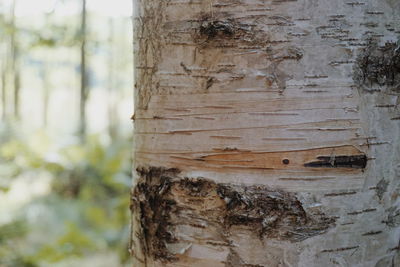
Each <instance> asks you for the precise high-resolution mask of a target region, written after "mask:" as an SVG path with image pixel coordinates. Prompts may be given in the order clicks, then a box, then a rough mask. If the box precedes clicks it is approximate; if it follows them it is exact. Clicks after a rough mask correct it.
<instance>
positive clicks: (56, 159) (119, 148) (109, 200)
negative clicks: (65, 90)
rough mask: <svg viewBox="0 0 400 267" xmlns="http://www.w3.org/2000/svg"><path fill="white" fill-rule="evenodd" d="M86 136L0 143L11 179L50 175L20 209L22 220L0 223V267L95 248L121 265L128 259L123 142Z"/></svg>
mask: <svg viewBox="0 0 400 267" xmlns="http://www.w3.org/2000/svg"><path fill="white" fill-rule="evenodd" d="M6 139H7V138H6ZM3 140H4V138H3ZM87 140H88V141H87V142H86V143H85V144H84V145H78V144H72V145H67V146H64V147H62V148H57V149H55V148H53V147H52V146H51V145H50V144H51V140H49V138H48V137H47V136H46V135H44V134H43V133H40V132H39V133H36V134H34V135H32V136H31V137H29V138H28V137H22V136H20V137H18V136H17V135H14V137H13V138H9V139H8V140H7V141H6V142H4V143H3V145H2V146H1V147H0V171H1V170H2V169H4V168H9V169H10V170H8V172H9V173H10V174H12V177H13V179H18V178H19V177H21V176H24V175H27V174H31V176H33V177H37V178H38V177H39V176H42V175H44V174H46V175H48V176H50V177H51V180H50V188H51V190H50V191H49V192H48V193H47V194H45V195H40V196H36V197H35V198H33V199H32V200H31V201H30V202H29V203H27V204H26V205H25V206H24V207H22V208H21V209H20V210H19V211H20V213H21V214H22V217H23V218H26V220H24V221H13V222H11V223H9V224H5V225H2V226H1V225H0V246H1V249H0V258H1V259H7V260H4V261H3V262H0V266H3V265H5V266H36V265H39V266H40V265H42V264H54V263H58V262H62V261H64V260H66V259H70V258H74V259H79V258H85V257H87V256H88V255H92V254H94V253H98V252H99V251H103V252H110V251H111V252H113V253H116V254H117V255H119V258H120V260H121V262H124V261H126V260H127V259H128V254H127V242H128V237H129V227H128V225H129V209H128V207H129V188H130V145H129V142H128V140H129V139H128V138H126V139H123V138H122V139H120V140H119V141H118V142H115V143H111V144H107V143H105V142H102V141H101V138H100V136H90V137H88V138H87ZM11 183H12V180H11ZM35 210H39V211H38V212H36V213H35V212H34V211H35ZM21 214H19V216H21ZM24 214H31V217H32V214H33V215H34V216H33V217H35V216H36V217H38V218H40V219H36V220H32V219H29V218H27V217H26V216H25V217H24V216H23V215H24ZM17 215H18V214H16V216H17ZM6 243H7V244H6ZM21 243H22V245H18V246H17V244H21ZM4 245H7V247H8V248H4ZM13 246H14V247H13ZM10 247H13V248H12V249H9V248H10ZM2 264H3V265H2ZM35 264H36V265H35ZM121 264H122V263H121Z"/></svg>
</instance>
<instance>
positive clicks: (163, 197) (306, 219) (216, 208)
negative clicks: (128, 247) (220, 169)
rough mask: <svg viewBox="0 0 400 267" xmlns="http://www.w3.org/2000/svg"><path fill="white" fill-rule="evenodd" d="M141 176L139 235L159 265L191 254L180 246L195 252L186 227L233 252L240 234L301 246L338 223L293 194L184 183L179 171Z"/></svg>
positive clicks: (136, 207)
mask: <svg viewBox="0 0 400 267" xmlns="http://www.w3.org/2000/svg"><path fill="white" fill-rule="evenodd" d="M137 172H138V174H139V175H140V180H139V182H138V184H137V186H136V187H135V189H134V190H133V193H132V207H133V212H137V213H139V214H140V222H139V223H140V226H141V232H140V233H136V234H137V237H138V239H139V240H140V242H141V246H142V249H143V251H145V253H146V254H147V256H148V257H151V258H153V259H155V260H161V261H174V260H177V259H178V256H179V254H183V253H185V251H186V250H182V249H179V250H177V249H176V247H179V244H181V243H185V244H186V245H185V246H186V247H190V245H189V246H188V245H187V242H188V241H187V240H186V239H185V240H183V239H182V236H184V235H182V233H181V232H180V231H181V230H179V229H182V228H181V227H182V225H186V226H187V227H192V228H193V229H201V231H202V232H203V233H207V234H205V236H204V238H205V239H207V237H208V238H210V236H212V238H211V239H210V240H208V241H210V242H214V243H215V242H217V243H221V244H225V245H227V246H231V243H232V241H231V240H230V237H231V236H232V235H234V234H235V233H236V232H237V231H239V232H243V231H248V232H249V234H254V233H257V234H258V236H259V238H260V239H264V238H270V239H271V238H272V239H278V240H286V241H290V242H299V241H302V240H305V239H307V238H310V237H312V236H316V235H320V234H323V233H325V232H326V231H327V230H328V229H329V228H331V227H333V226H334V224H335V219H334V218H332V217H329V216H326V215H325V214H323V213H322V212H311V211H308V210H307V209H305V208H304V207H303V206H302V203H301V202H300V201H299V200H298V199H297V197H296V195H295V194H294V193H290V192H285V191H282V190H275V189H270V188H267V187H266V186H261V185H260V186H246V185H233V184H222V183H216V182H214V181H211V180H208V179H204V178H182V177H179V173H180V172H179V170H178V169H166V168H159V167H139V168H137ZM185 229H187V228H185ZM191 233H192V232H189V233H185V234H186V235H189V236H190V234H191ZM181 239H182V240H181ZM200 239H201V238H200ZM200 239H199V240H200ZM194 240H196V239H194ZM203 241H204V240H203ZM203 241H201V242H203ZM206 241H207V240H206ZM190 242H197V241H193V240H192V241H190ZM198 242H200V241H198Z"/></svg>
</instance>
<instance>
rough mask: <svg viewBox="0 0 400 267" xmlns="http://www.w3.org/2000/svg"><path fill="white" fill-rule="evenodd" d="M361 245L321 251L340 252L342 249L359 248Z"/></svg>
mask: <svg viewBox="0 0 400 267" xmlns="http://www.w3.org/2000/svg"><path fill="white" fill-rule="evenodd" d="M359 247H360V246H354V247H343V248H335V249H324V250H322V251H321V253H329V252H340V251H346V250H352V249H358V248H359Z"/></svg>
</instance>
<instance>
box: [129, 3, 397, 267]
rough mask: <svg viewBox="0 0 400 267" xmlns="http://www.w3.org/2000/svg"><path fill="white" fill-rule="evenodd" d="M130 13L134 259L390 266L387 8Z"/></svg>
mask: <svg viewBox="0 0 400 267" xmlns="http://www.w3.org/2000/svg"><path fill="white" fill-rule="evenodd" d="M135 8H136V10H135V12H136V13H135V16H134V22H135V29H136V31H135V55H136V56H135V60H136V63H135V65H136V71H135V76H136V84H135V95H136V98H135V101H136V103H135V109H136V110H135V115H134V117H133V118H134V125H135V170H134V177H135V181H134V188H133V189H132V205H131V208H132V218H133V220H132V244H131V253H132V257H133V259H134V266H300V267H302V266H307V267H309V266H310V267H312V266H359V267H364V266H374V267H375V266H376V267H381V266H382V267H383V266H400V254H399V246H400V140H399V139H400V127H399V126H400V125H399V123H400V109H399V104H400V74H399V73H400V42H399V36H400V1H398V0H363V1H351V0H350V1H345V0H318V1H317V0H297V1H296V0H290V1H287V0H282V1H279V0H263V1H261V0H203V1H200V0H136V4H135Z"/></svg>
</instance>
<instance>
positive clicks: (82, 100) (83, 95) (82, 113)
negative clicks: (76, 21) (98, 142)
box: [79, 0, 88, 140]
mask: <svg viewBox="0 0 400 267" xmlns="http://www.w3.org/2000/svg"><path fill="white" fill-rule="evenodd" d="M86 16H87V12H86V0H82V14H81V19H82V20H81V36H80V37H81V47H80V49H81V68H80V71H81V77H80V78H81V83H80V96H79V136H80V137H81V139H82V140H83V139H84V138H85V136H86V127H87V125H86V102H87V98H88V86H87V70H86V34H87V31H86Z"/></svg>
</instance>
